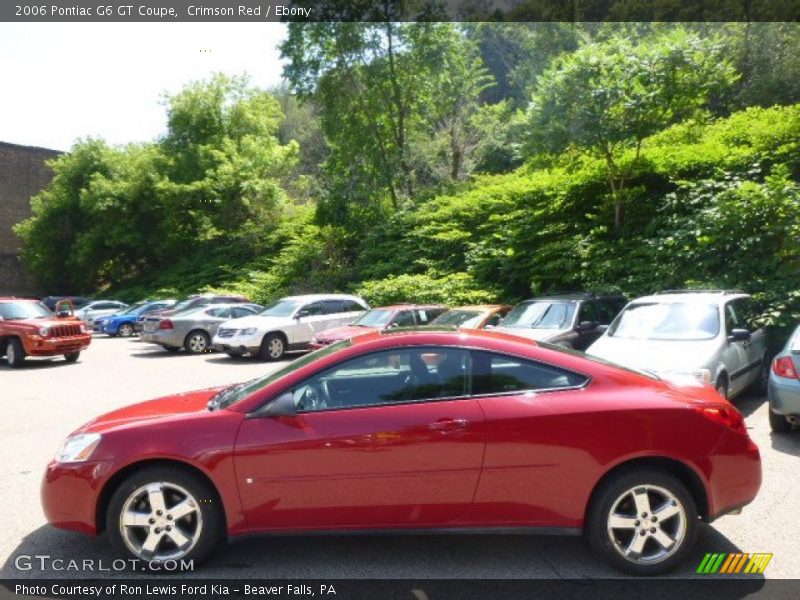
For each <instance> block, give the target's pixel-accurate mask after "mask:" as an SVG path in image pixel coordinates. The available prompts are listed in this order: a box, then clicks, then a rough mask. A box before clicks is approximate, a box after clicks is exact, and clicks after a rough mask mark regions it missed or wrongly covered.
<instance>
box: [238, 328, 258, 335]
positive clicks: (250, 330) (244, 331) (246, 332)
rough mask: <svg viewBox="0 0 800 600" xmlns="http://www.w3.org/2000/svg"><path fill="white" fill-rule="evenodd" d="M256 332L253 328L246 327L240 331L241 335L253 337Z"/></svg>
mask: <svg viewBox="0 0 800 600" xmlns="http://www.w3.org/2000/svg"><path fill="white" fill-rule="evenodd" d="M255 332H256V328H255V327H248V328H247V329H242V332H241V333H242V335H253V334H254V333H255Z"/></svg>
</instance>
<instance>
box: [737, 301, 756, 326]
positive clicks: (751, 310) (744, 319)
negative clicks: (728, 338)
mask: <svg viewBox="0 0 800 600" xmlns="http://www.w3.org/2000/svg"><path fill="white" fill-rule="evenodd" d="M731 304H732V305H733V309H734V311H736V315H737V316H738V317H739V322H740V323H741V325H740V327H744V328H745V329H749V330H750V331H755V330H756V329H758V325H757V324H756V317H757V316H758V314H757V312H756V309H755V304H754V303H753V301H752V300H751V299H750V298H739V299H737V300H734V301H733V302H731Z"/></svg>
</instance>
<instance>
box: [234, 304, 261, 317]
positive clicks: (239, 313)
mask: <svg viewBox="0 0 800 600" xmlns="http://www.w3.org/2000/svg"><path fill="white" fill-rule="evenodd" d="M232 312H233V318H234V319H238V318H239V317H247V316H249V315H254V314H255V313H256V311H255V310H254V309H252V308H245V307H243V306H237V307H234V308H233V309H232Z"/></svg>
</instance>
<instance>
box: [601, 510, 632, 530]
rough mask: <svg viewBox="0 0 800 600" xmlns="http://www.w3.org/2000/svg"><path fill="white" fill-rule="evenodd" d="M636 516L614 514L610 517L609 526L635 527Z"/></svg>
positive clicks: (616, 527)
mask: <svg viewBox="0 0 800 600" xmlns="http://www.w3.org/2000/svg"><path fill="white" fill-rule="evenodd" d="M634 523H636V517H626V516H625V515H617V514H613V515H611V517H609V519H608V526H609V528H611V529H635V528H636V525H635V524H634Z"/></svg>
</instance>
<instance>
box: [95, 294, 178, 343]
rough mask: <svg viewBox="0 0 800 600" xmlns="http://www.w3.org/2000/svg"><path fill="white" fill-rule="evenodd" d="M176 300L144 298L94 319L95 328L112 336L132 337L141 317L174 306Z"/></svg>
mask: <svg viewBox="0 0 800 600" xmlns="http://www.w3.org/2000/svg"><path fill="white" fill-rule="evenodd" d="M175 303H176V301H175V300H144V301H142V302H138V303H136V304H134V305H133V306H131V307H130V308H128V309H127V310H124V311H122V312H119V313H117V314H115V315H109V316H107V317H99V318H97V319H95V320H94V330H95V331H100V332H103V333H105V334H106V335H109V336H111V337H116V336H119V337H130V336H132V335H133V334H134V333H136V331H137V329H136V326H137V322H138V319H139V317H144V316H145V315H148V314H150V313H152V312H156V311H159V310H165V309H168V308H169V307H171V306H174V305H175Z"/></svg>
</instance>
